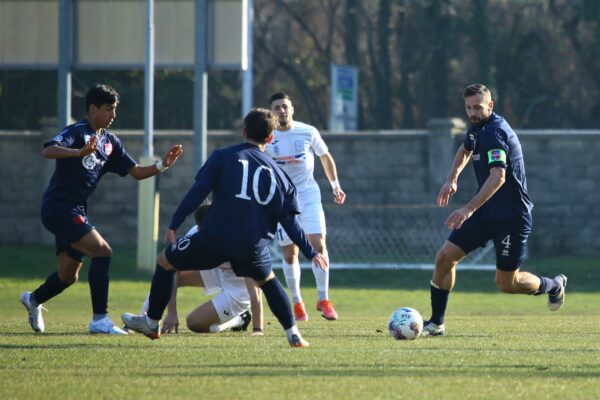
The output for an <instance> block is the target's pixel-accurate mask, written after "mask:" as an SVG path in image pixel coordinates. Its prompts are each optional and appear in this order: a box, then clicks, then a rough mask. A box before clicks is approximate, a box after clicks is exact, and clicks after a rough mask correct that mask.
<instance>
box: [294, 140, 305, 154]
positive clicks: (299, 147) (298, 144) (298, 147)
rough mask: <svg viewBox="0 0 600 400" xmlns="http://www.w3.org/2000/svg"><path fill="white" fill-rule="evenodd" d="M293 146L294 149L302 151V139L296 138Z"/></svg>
mask: <svg viewBox="0 0 600 400" xmlns="http://www.w3.org/2000/svg"><path fill="white" fill-rule="evenodd" d="M294 147H295V148H296V151H304V141H303V140H296V141H295V142H294Z"/></svg>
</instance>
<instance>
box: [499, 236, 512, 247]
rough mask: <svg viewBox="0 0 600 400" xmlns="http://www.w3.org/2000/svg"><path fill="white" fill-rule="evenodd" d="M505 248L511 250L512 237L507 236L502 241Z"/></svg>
mask: <svg viewBox="0 0 600 400" xmlns="http://www.w3.org/2000/svg"><path fill="white" fill-rule="evenodd" d="M501 243H502V244H503V245H504V247H505V248H507V249H510V235H506V237H505V238H504V239H502V242H501Z"/></svg>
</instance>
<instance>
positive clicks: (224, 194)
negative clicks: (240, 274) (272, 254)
mask: <svg viewBox="0 0 600 400" xmlns="http://www.w3.org/2000/svg"><path fill="white" fill-rule="evenodd" d="M211 191H212V206H211V207H210V209H209V211H208V213H207V215H206V217H205V219H204V227H203V232H204V234H205V235H209V236H210V238H211V239H212V241H213V242H214V243H215V244H216V245H218V246H223V248H226V249H227V250H228V251H233V250H234V249H236V248H239V249H240V251H248V249H254V248H257V247H262V246H266V245H269V244H270V243H271V242H272V241H273V239H274V237H275V231H276V228H277V223H278V222H281V223H282V225H284V228H286V231H287V232H288V234H289V235H290V237H291V238H292V239H293V240H294V239H295V240H294V242H295V243H297V244H298V245H299V247H300V249H301V250H302V252H303V253H304V255H305V256H307V257H308V258H311V259H312V257H314V256H315V255H316V253H315V252H314V250H313V248H312V246H310V244H309V242H308V240H307V239H306V237H305V235H304V233H303V232H302V230H301V228H300V225H299V223H298V219H297V216H296V215H297V214H299V213H300V211H299V208H298V203H297V199H296V188H295V187H294V185H293V184H292V183H291V181H290V179H289V177H288V176H287V175H286V174H285V172H283V171H282V170H281V169H280V168H279V167H278V166H277V164H275V162H274V161H273V160H272V159H271V158H270V157H268V156H267V155H266V154H265V153H264V152H262V151H261V150H260V149H259V148H258V146H256V145H254V144H251V143H242V144H238V145H235V146H231V147H227V148H225V149H221V150H215V151H214V152H213V153H212V154H211V155H210V157H209V158H208V160H207V161H206V163H205V164H204V166H203V167H202V169H200V171H199V172H198V174H197V175H196V182H195V183H194V185H193V186H192V187H191V188H190V190H189V191H188V193H187V194H186V196H185V197H184V199H183V200H182V202H181V204H180V205H179V207H178V208H177V211H176V212H175V214H174V215H173V218H172V220H171V223H170V225H169V228H170V229H173V230H176V229H177V228H179V226H181V224H182V223H183V221H184V220H185V218H186V216H187V215H189V214H191V213H192V212H193V211H194V210H195V209H196V208H197V207H198V206H199V205H200V204H201V203H202V201H203V200H204V199H205V198H206V197H207V196H208V194H209V193H210V192H211ZM288 229H289V230H288ZM290 231H291V232H290ZM298 241H299V242H300V243H298Z"/></svg>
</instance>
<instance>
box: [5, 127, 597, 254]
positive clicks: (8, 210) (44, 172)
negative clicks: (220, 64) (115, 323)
mask: <svg viewBox="0 0 600 400" xmlns="http://www.w3.org/2000/svg"><path fill="white" fill-rule="evenodd" d="M438 122H439V121H438ZM442 125H443V124H442ZM445 126H446V127H445V128H441V129H442V133H440V132H439V130H440V126H439V123H438V124H434V125H432V128H431V129H432V131H433V130H434V129H437V130H438V132H437V133H435V134H430V132H429V131H409V132H407V131H402V132H356V133H346V134H327V133H324V135H323V136H324V138H325V140H326V142H327V144H328V146H329V148H330V151H331V153H332V154H333V156H334V158H335V160H336V163H337V166H338V171H339V175H340V181H341V183H342V187H343V188H344V190H345V191H346V193H347V195H348V200H347V204H346V206H345V207H343V208H340V207H333V206H332V205H331V204H332V202H331V194H330V193H331V190H330V188H329V185H328V183H327V181H326V179H325V177H324V174H323V172H322V168H321V167H320V166H317V167H316V168H315V170H316V171H317V172H316V175H317V177H318V180H319V183H320V185H321V189H322V192H323V200H324V203H325V205H326V212H327V213H328V227H329V231H330V232H333V231H334V230H337V231H338V232H339V231H344V232H346V235H345V236H346V237H347V236H355V237H356V238H359V239H358V240H360V241H363V242H364V241H365V239H363V236H361V235H362V234H365V232H367V231H366V229H367V227H366V225H364V229H363V222H366V221H368V220H370V219H373V218H375V216H377V215H379V217H377V218H381V219H382V220H383V221H381V222H382V224H383V225H378V227H377V228H376V229H375V230H374V232H368V235H369V237H372V236H373V235H377V234H379V235H382V236H381V237H376V238H373V241H374V242H378V243H379V245H380V246H381V248H382V249H383V250H377V251H376V252H380V251H384V250H385V246H386V244H385V242H384V241H385V234H386V232H379V233H378V231H387V232H392V231H405V233H407V234H408V236H409V239H407V240H406V244H403V246H406V247H412V246H417V245H418V244H419V243H420V242H422V241H423V240H424V239H421V237H420V236H419V234H420V235H425V234H426V235H428V236H431V235H430V234H428V233H426V232H423V231H424V229H423V227H422V226H421V225H419V223H418V222H419V221H418V219H419V218H421V217H420V215H421V214H420V213H421V212H422V210H430V211H428V215H429V216H428V217H427V218H430V219H431V218H433V221H432V222H429V224H430V225H431V224H433V225H435V226H440V227H443V225H442V223H443V219H444V218H445V216H446V215H447V214H448V212H449V210H435V208H434V207H432V204H433V203H434V202H435V197H436V195H437V191H438V190H439V183H440V180H441V179H440V177H441V178H444V177H445V175H446V174H447V171H448V168H449V166H450V163H451V160H452V157H453V155H454V152H455V151H456V148H457V146H458V145H459V144H460V142H461V141H462V134H458V135H457V134H456V132H458V131H461V127H460V123H457V122H456V121H450V120H449V121H447V123H446V125H445ZM443 132H446V133H443ZM452 132H454V135H453V134H452ZM116 133H117V134H118V135H119V137H120V138H121V140H122V141H123V143H124V145H125V147H126V149H127V150H128V151H129V153H130V154H131V155H132V156H134V157H136V158H137V157H139V155H140V154H141V152H142V146H143V136H142V133H141V132H125V131H124V132H116ZM518 133H519V136H520V139H521V143H522V145H523V151H524V154H525V162H526V168H527V178H528V184H529V189H530V192H531V195H532V197H533V200H534V202H535V209H534V233H533V235H532V236H531V240H530V254H532V255H565V254H577V255H593V254H598V252H599V251H600V250H599V249H600V236H599V235H597V234H596V232H600V209H599V208H598V207H597V205H596V203H597V202H598V200H600V196H599V194H600V184H599V183H598V176H600V164H598V163H597V159H598V157H599V156H600V131H594V132H589V131H585V132H581V131H571V132H564V131H563V132H554V131H519V132H518ZM53 135H54V132H48V133H46V134H42V133H39V132H0V152H1V154H2V157H1V158H0V188H1V189H0V243H4V244H8V243H29V244H32V243H51V242H52V236H50V235H49V234H48V233H47V232H46V231H45V229H44V228H43V226H42V225H41V222H40V220H39V208H40V201H41V196H42V193H43V190H44V189H45V186H46V184H47V182H48V179H49V177H50V176H51V174H52V172H53V169H54V162H53V161H48V160H44V159H42V157H41V155H40V154H41V149H42V143H43V142H44V141H45V140H47V139H48V138H50V137H52V136H53ZM239 140H240V134H239V133H238V132H212V133H211V134H209V138H208V143H209V152H210V151H211V150H212V149H214V148H216V147H223V146H226V145H229V144H234V143H237V142H238V141H239ZM175 143H182V144H183V145H184V154H183V156H182V157H181V159H180V160H179V161H178V163H177V165H176V166H175V167H173V168H171V169H169V170H168V171H165V172H164V173H162V174H161V175H160V178H159V179H160V180H159V190H160V195H161V209H160V210H161V211H160V235H161V236H162V234H163V232H164V229H166V225H167V224H168V222H169V220H170V217H171V214H172V212H173V211H174V210H175V208H176V207H177V205H178V203H179V201H180V199H181V198H182V196H183V195H184V194H185V193H186V192H187V189H188V188H189V186H190V184H191V183H192V181H193V177H194V175H195V171H193V167H192V164H193V160H192V151H191V146H192V134H191V132H157V133H156V134H155V144H154V147H155V151H156V153H157V155H160V156H162V155H163V153H164V152H165V151H166V149H167V148H168V147H169V145H170V144H175ZM471 168H472V167H471V166H470V165H468V166H467V168H466V170H465V173H463V175H462V176H461V179H460V181H459V193H458V194H457V195H456V199H455V200H453V204H454V206H458V205H460V204H463V203H464V202H465V201H467V200H468V199H469V198H470V196H472V195H473V194H474V192H475V189H476V186H475V182H474V178H473V173H472V169H471ZM89 205H90V210H89V211H90V212H89V214H90V220H91V221H92V223H94V224H95V225H96V227H97V229H98V230H99V231H100V232H101V233H102V234H103V236H105V237H106V238H107V239H108V240H109V242H110V243H111V244H112V245H113V246H134V245H135V241H136V213H137V182H136V181H135V180H133V179H132V178H130V177H126V178H121V177H119V176H116V175H113V174H109V175H107V176H105V177H104V178H103V180H102V182H101V183H100V185H99V186H98V189H97V190H96V192H95V193H94V195H93V196H92V198H91V199H90V203H89ZM411 207H414V210H415V211H411V209H412V208H411ZM394 209H395V210H402V211H401V212H400V211H396V214H389V216H386V215H384V214H382V210H394ZM432 213H433V214H432ZM431 215H434V216H433V217H431ZM361 218H362V219H363V220H361ZM191 223H192V221H191V217H190V218H188V224H187V225H185V226H186V227H187V226H188V225H191ZM361 229H362V230H365V232H363V233H362V234H359V233H360V231H361ZM411 229H412V230H413V231H411ZM440 229H442V228H440ZM348 232H349V233H348ZM441 232H442V233H441V234H442V235H445V234H446V232H444V231H443V229H442V231H441ZM410 238H413V239H414V240H413V241H412V242H411V239H410ZM341 240H350V239H349V238H346V239H342V237H341V236H340V235H336V236H334V235H331V233H330V246H333V247H335V246H336V243H335V242H336V241H341ZM433 242H434V244H435V246H436V247H437V246H438V245H439V244H441V242H440V239H439V238H437V237H436V238H434V240H433ZM348 243H351V242H348ZM349 246H353V244H350V245H349ZM387 246H388V247H390V246H391V247H393V246H396V245H395V244H389V245H387ZM403 251H405V250H403ZM427 251H428V252H429V253H431V250H430V249H428V250H427Z"/></svg>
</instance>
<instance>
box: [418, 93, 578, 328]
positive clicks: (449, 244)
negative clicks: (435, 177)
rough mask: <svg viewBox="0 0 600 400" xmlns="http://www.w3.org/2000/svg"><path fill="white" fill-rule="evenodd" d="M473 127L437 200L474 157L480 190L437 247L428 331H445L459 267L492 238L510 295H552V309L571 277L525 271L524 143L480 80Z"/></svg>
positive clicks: (469, 99) (442, 202) (471, 102)
mask: <svg viewBox="0 0 600 400" xmlns="http://www.w3.org/2000/svg"><path fill="white" fill-rule="evenodd" d="M463 97H464V101H465V108H466V112H467V116H468V117H469V121H470V122H471V126H470V127H469V130H468V131H467V134H466V138H465V140H464V143H463V144H462V145H461V146H460V148H459V149H458V151H457V153H456V156H455V158H454V163H453V165H452V169H451V171H450V175H449V176H448V179H447V181H446V183H445V184H444V185H443V186H442V189H441V190H440V193H439V195H438V198H437V203H438V205H439V206H440V207H444V206H446V205H447V204H448V199H449V197H450V196H452V195H453V194H454V193H456V190H457V179H458V176H459V175H460V173H461V172H462V170H463V168H464V167H465V166H466V164H467V162H468V161H469V158H471V159H472V160H473V167H474V169H475V176H476V178H477V183H478V186H479V190H478V192H477V194H476V195H475V196H474V197H473V198H472V199H471V201H469V202H468V203H467V204H466V205H465V206H464V207H462V208H459V209H458V210H456V211H454V212H453V213H451V214H450V216H449V217H448V219H447V220H446V225H447V226H448V228H450V229H452V233H451V234H450V236H449V237H448V240H447V241H446V242H445V243H444V245H443V246H442V248H441V249H440V251H438V253H437V255H436V259H435V271H434V272H433V279H432V280H431V309H432V316H431V318H430V319H429V320H428V321H425V323H424V327H423V333H424V334H425V335H430V336H440V335H444V334H445V327H444V315H445V313H446V306H447V304H448V296H449V295H450V291H451V290H452V288H453V287H454V281H455V274H456V265H457V264H458V263H459V262H460V261H461V260H462V259H463V258H464V257H465V255H467V254H468V253H470V252H471V251H473V250H475V249H476V248H478V247H483V246H485V245H486V243H487V242H488V241H489V240H493V242H494V246H495V249H496V285H497V286H498V288H499V289H500V290H502V291H503V292H506V293H520V294H533V295H541V294H548V308H549V309H550V310H551V311H556V310H558V309H559V308H560V306H561V305H562V304H563V302H564V298H565V287H566V285H567V277H566V276H564V275H562V274H561V275H558V276H556V277H555V278H554V279H550V278H546V277H543V276H536V275H533V274H531V273H529V272H524V271H520V267H521V265H522V264H523V261H524V260H525V247H526V242H527V237H528V236H529V233H530V232H531V227H532V218H531V209H532V208H533V203H532V202H531V199H530V197H529V194H528V192H527V182H526V179H525V164H524V161H523V153H522V151H521V144H520V143H519V139H518V138H517V135H516V134H515V132H514V131H513V130H512V128H511V127H510V125H509V124H508V122H506V120H505V119H504V118H502V117H501V116H500V115H498V114H496V113H494V112H493V111H492V109H493V107H494V102H493V101H492V95H491V93H490V91H489V89H488V88H486V87H485V86H483V85H480V84H475V85H470V86H468V87H467V88H466V89H465V91H464V94H463Z"/></svg>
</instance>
